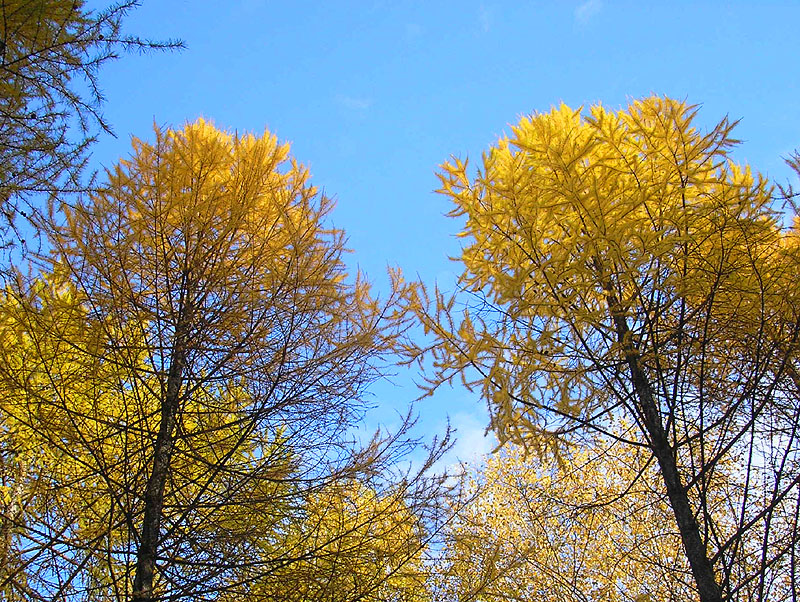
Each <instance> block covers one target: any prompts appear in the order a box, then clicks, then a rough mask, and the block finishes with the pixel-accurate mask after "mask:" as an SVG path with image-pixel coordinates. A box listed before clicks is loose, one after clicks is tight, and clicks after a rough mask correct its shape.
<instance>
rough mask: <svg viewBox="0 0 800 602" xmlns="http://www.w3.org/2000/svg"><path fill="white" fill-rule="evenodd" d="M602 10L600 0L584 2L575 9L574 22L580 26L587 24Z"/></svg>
mask: <svg viewBox="0 0 800 602" xmlns="http://www.w3.org/2000/svg"><path fill="white" fill-rule="evenodd" d="M602 8H603V1H602V0H586V2H583V3H581V4H580V5H579V6H578V7H577V8H576V9H575V20H576V21H577V22H578V23H581V24H584V23H588V22H589V20H590V19H591V18H592V17H594V16H595V15H596V14H597V13H599V12H600V9H602Z"/></svg>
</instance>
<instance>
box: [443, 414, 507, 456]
mask: <svg viewBox="0 0 800 602" xmlns="http://www.w3.org/2000/svg"><path fill="white" fill-rule="evenodd" d="M451 425H452V426H453V428H454V429H455V431H456V444H455V445H454V446H453V449H452V450H451V451H450V452H449V453H448V456H449V457H450V458H449V462H448V463H452V462H453V461H456V460H457V461H461V462H467V463H470V464H476V463H479V462H481V461H482V460H483V459H484V457H485V456H487V455H488V454H490V453H491V452H492V450H493V449H494V448H495V447H496V446H497V439H496V438H495V436H494V434H493V433H488V434H487V433H486V424H485V423H484V422H483V421H482V420H481V419H480V418H479V417H478V416H475V415H473V414H466V413H458V414H456V415H455V416H452V417H451Z"/></svg>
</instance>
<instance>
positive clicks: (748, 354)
mask: <svg viewBox="0 0 800 602" xmlns="http://www.w3.org/2000/svg"><path fill="white" fill-rule="evenodd" d="M696 114H697V110H696V108H694V107H691V106H689V105H687V104H686V103H683V102H679V101H675V100H672V99H668V98H659V97H653V98H648V99H645V100H641V101H636V102H633V103H632V104H631V105H630V106H629V107H627V108H626V109H624V110H620V111H611V110H608V109H606V108H605V107H603V106H600V105H597V106H594V107H591V109H589V110H587V111H585V112H584V111H583V110H574V109H571V108H569V107H567V106H564V105H562V106H560V107H558V108H555V109H553V110H552V111H551V112H549V113H544V114H535V115H532V116H530V117H526V118H523V119H522V120H521V121H520V122H519V124H518V125H516V126H514V127H513V128H512V135H511V136H510V137H509V138H503V139H501V140H500V141H498V143H497V145H496V146H495V147H493V148H491V149H490V150H489V151H488V152H487V153H486V154H485V155H484V157H483V161H482V164H481V166H480V167H479V168H478V169H477V170H475V171H472V170H470V169H469V167H468V164H467V162H466V161H461V160H457V159H454V160H453V161H452V162H450V163H446V164H445V165H444V166H443V168H442V172H441V174H440V178H441V181H442V189H441V192H442V193H443V194H444V195H446V196H447V197H449V198H450V199H451V200H452V202H453V204H454V209H453V210H452V212H451V215H452V216H453V217H459V218H463V219H464V220H465V226H464V229H463V230H462V232H461V233H460V235H461V237H462V238H463V239H464V246H463V253H462V256H461V258H460V261H461V262H462V264H463V268H464V269H463V273H462V275H461V277H460V281H459V282H460V284H461V287H462V289H463V293H462V294H460V295H456V296H450V297H448V296H446V295H444V294H443V293H441V292H439V291H438V290H436V291H434V293H432V294H429V293H428V291H427V290H426V289H425V288H424V287H421V288H420V289H419V290H418V292H417V293H416V296H415V297H414V298H412V300H411V302H410V307H411V308H412V309H413V310H414V311H415V312H416V313H417V315H418V316H419V318H420V320H421V322H422V324H423V325H424V327H425V330H426V332H428V333H429V334H430V335H431V336H432V339H431V342H430V344H429V345H424V344H420V343H418V342H410V343H409V345H408V348H407V353H408V355H409V358H410V359H412V360H418V361H420V362H421V363H426V364H427V365H428V366H429V371H428V375H429V391H433V390H434V389H435V388H436V387H438V386H439V385H440V384H442V383H444V382H448V381H450V380H452V379H453V378H456V377H458V378H460V379H462V380H463V382H464V383H465V384H466V385H467V386H468V387H470V388H472V389H474V390H476V391H479V392H480V393H481V395H482V397H483V398H484V399H485V400H486V401H487V403H488V405H489V408H490V410H491V413H492V428H493V429H494V430H495V432H496V433H497V434H498V435H499V437H500V439H501V440H502V441H513V442H516V443H518V444H521V445H523V446H525V447H526V448H527V449H528V450H530V451H532V452H538V453H539V454H540V455H541V457H547V456H548V455H549V454H552V453H556V454H558V453H559V451H563V450H569V449H571V446H572V445H583V444H585V441H586V440H587V439H588V440H589V441H593V440H596V439H597V438H599V439H600V440H601V441H603V442H604V443H603V445H610V444H611V442H613V441H616V442H617V443H618V444H621V445H624V446H627V447H628V448H629V449H630V452H629V453H630V454H634V456H633V457H639V455H640V454H641V453H642V450H647V452H646V453H648V454H649V461H650V462H651V463H652V464H653V465H654V466H656V467H657V469H658V473H659V474H660V478H661V484H660V486H659V487H658V488H656V489H654V493H653V503H660V500H663V499H666V500H668V503H669V506H670V508H671V512H672V514H673V517H672V518H673V521H674V528H675V529H676V530H677V532H678V533H679V534H680V540H681V547H682V549H683V552H684V553H685V555H686V559H687V560H688V563H689V569H690V570H691V574H692V575H693V580H694V588H695V589H696V591H697V593H698V595H699V597H700V599H701V600H704V601H706V600H708V601H711V600H721V599H723V598H724V599H737V600H763V599H766V598H767V597H769V598H770V599H774V600H784V599H793V597H794V596H796V592H797V589H796V568H795V566H796V563H795V562H794V557H795V548H796V544H797V528H796V524H797V521H796V518H795V517H796V516H797V510H798V499H800V497H799V496H798V494H799V493H800V490H798V483H800V480H799V479H798V473H797V462H798V459H800V456H798V452H800V448H798V446H797V441H796V433H797V427H798V417H799V416H798V411H797V408H798V394H799V393H800V390H798V388H797V385H798V383H799V382H800V381H798V379H797V372H796V370H797V366H796V361H797V360H796V350H797V338H798V332H800V330H798V325H799V323H798V310H800V306H798V305H797V295H796V291H795V289H796V280H797V270H798V264H797V255H796V253H795V247H796V244H795V241H796V234H795V233H794V231H793V230H785V229H784V227H783V225H782V221H781V218H782V216H781V214H779V213H778V212H777V211H776V194H775V190H774V189H773V188H772V187H771V186H770V185H769V184H768V182H767V181H766V180H765V179H764V178H763V177H761V176H760V175H758V174H753V173H752V172H751V171H750V169H749V168H747V167H741V166H738V165H737V164H735V163H733V162H732V161H731V159H730V157H729V155H728V153H729V150H730V149H731V147H732V146H733V145H734V144H735V143H736V140H734V139H733V138H732V130H733V124H731V123H729V122H728V121H727V120H723V121H721V122H719V123H718V124H717V125H716V126H715V127H713V128H712V129H711V130H710V131H708V132H703V131H701V130H700V129H699V128H698V126H697V125H696ZM428 362H429V363H428ZM621 424H624V425H625V426H624V427H621V426H620V425H621ZM619 457H620V461H622V462H625V461H626V460H625V455H622V456H619ZM590 474H591V473H587V474H586V475H584V476H585V477H586V478H590ZM643 474H644V473H642V475H643ZM642 475H640V474H638V473H632V474H631V475H630V483H631V487H636V484H637V483H639V482H640V481H641V479H642V478H643V476H642ZM663 563H664V565H665V566H669V565H671V563H672V560H671V559H668V558H664V559H663Z"/></svg>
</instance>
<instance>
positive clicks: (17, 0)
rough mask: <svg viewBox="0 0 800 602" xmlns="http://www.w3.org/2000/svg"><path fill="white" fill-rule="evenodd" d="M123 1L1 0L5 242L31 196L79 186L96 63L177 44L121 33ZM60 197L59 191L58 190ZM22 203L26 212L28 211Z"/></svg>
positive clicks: (0, 203) (0, 197)
mask: <svg viewBox="0 0 800 602" xmlns="http://www.w3.org/2000/svg"><path fill="white" fill-rule="evenodd" d="M137 4H138V2H137V1H136V0H128V1H125V2H121V3H119V4H114V5H112V6H110V7H108V8H106V9H105V10H102V11H99V12H95V11H92V10H89V9H87V8H86V7H85V2H84V1H83V0H0V209H2V213H3V221H4V223H5V226H4V240H3V241H2V243H3V245H4V246H8V245H10V244H11V243H12V240H10V239H9V238H7V236H8V232H9V228H14V227H15V220H16V218H17V214H18V213H20V214H21V215H22V216H23V217H25V216H26V215H27V212H30V208H28V207H23V208H22V209H20V205H19V203H20V202H23V203H25V204H29V203H30V198H31V195H36V194H41V193H43V194H47V195H49V194H53V193H56V192H59V193H61V194H62V195H63V193H64V192H65V191H69V190H72V191H76V190H82V189H84V187H85V184H84V183H82V181H81V177H80V175H81V172H82V170H83V168H84V167H85V165H86V162H87V159H88V150H89V147H90V146H91V144H92V143H93V142H94V141H95V139H96V137H97V135H98V133H100V132H103V131H104V132H107V133H111V126H110V125H109V124H108V122H106V121H105V119H104V118H103V115H102V105H103V96H102V92H101V90H100V87H99V82H98V73H99V70H100V67H101V66H102V65H103V64H104V63H106V62H108V61H110V60H113V59H115V58H117V57H118V53H119V52H120V51H121V50H124V51H129V50H139V51H146V50H160V49H173V48H180V47H181V45H182V44H181V43H180V42H172V41H167V42H153V41H150V40H145V39H141V38H138V37H132V36H126V35H122V33H121V25H122V21H123V18H124V17H125V15H126V13H128V12H129V11H130V10H131V9H133V8H135V7H136V5H137ZM62 200H63V196H62ZM26 209H27V212H26Z"/></svg>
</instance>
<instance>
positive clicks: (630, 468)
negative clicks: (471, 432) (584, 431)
mask: <svg viewBox="0 0 800 602" xmlns="http://www.w3.org/2000/svg"><path fill="white" fill-rule="evenodd" d="M548 460H550V461H549V462H542V459H541V458H532V457H531V456H530V455H526V453H525V450H524V449H522V448H519V447H516V446H507V447H505V448H503V449H502V450H500V452H499V453H497V454H495V455H494V456H491V457H489V458H488V459H487V463H486V466H485V467H484V468H483V469H482V470H478V469H471V471H470V473H471V474H470V484H469V486H468V488H467V490H466V492H465V493H466V495H467V496H468V497H469V498H471V499H470V501H469V502H468V503H467V504H466V505H465V506H464V508H462V509H461V510H460V512H459V513H458V514H457V515H456V518H455V520H454V521H453V523H452V525H451V526H450V527H449V528H448V530H447V531H448V533H447V537H446V542H447V543H446V546H445V548H444V553H443V554H442V559H441V562H440V565H439V567H438V568H439V579H438V581H439V583H438V584H437V586H438V587H436V588H435V590H436V592H437V597H436V599H441V600H459V601H464V602H466V601H468V600H476V599H479V600H506V599H514V600H543V601H549V600H553V601H556V600H557V601H568V602H586V601H587V600H604V601H607V602H623V601H627V602H645V601H647V600H664V601H668V600H673V601H676V602H677V601H679V600H686V599H688V598H691V596H692V593H691V592H692V588H691V585H690V584H691V573H690V572H689V570H688V566H686V560H685V557H684V556H683V554H682V553H681V550H680V537H679V535H678V533H677V532H676V531H675V528H674V527H672V528H670V524H671V523H673V522H674V521H672V520H671V519H670V515H669V512H670V510H669V505H668V503H667V501H666V500H665V499H664V497H663V496H661V495H659V494H658V493H657V492H658V490H659V488H658V481H657V477H658V475H657V474H656V472H655V471H654V470H653V466H652V464H651V463H650V462H649V461H648V458H647V454H646V453H642V451H641V450H637V449H631V448H627V447H626V446H624V445H620V444H619V442H616V441H601V440H596V441H592V442H591V443H589V444H587V445H580V446H578V445H576V446H572V447H571V448H570V449H568V450H567V451H565V452H564V453H563V454H562V457H561V458H560V461H556V460H555V459H554V458H548Z"/></svg>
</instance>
